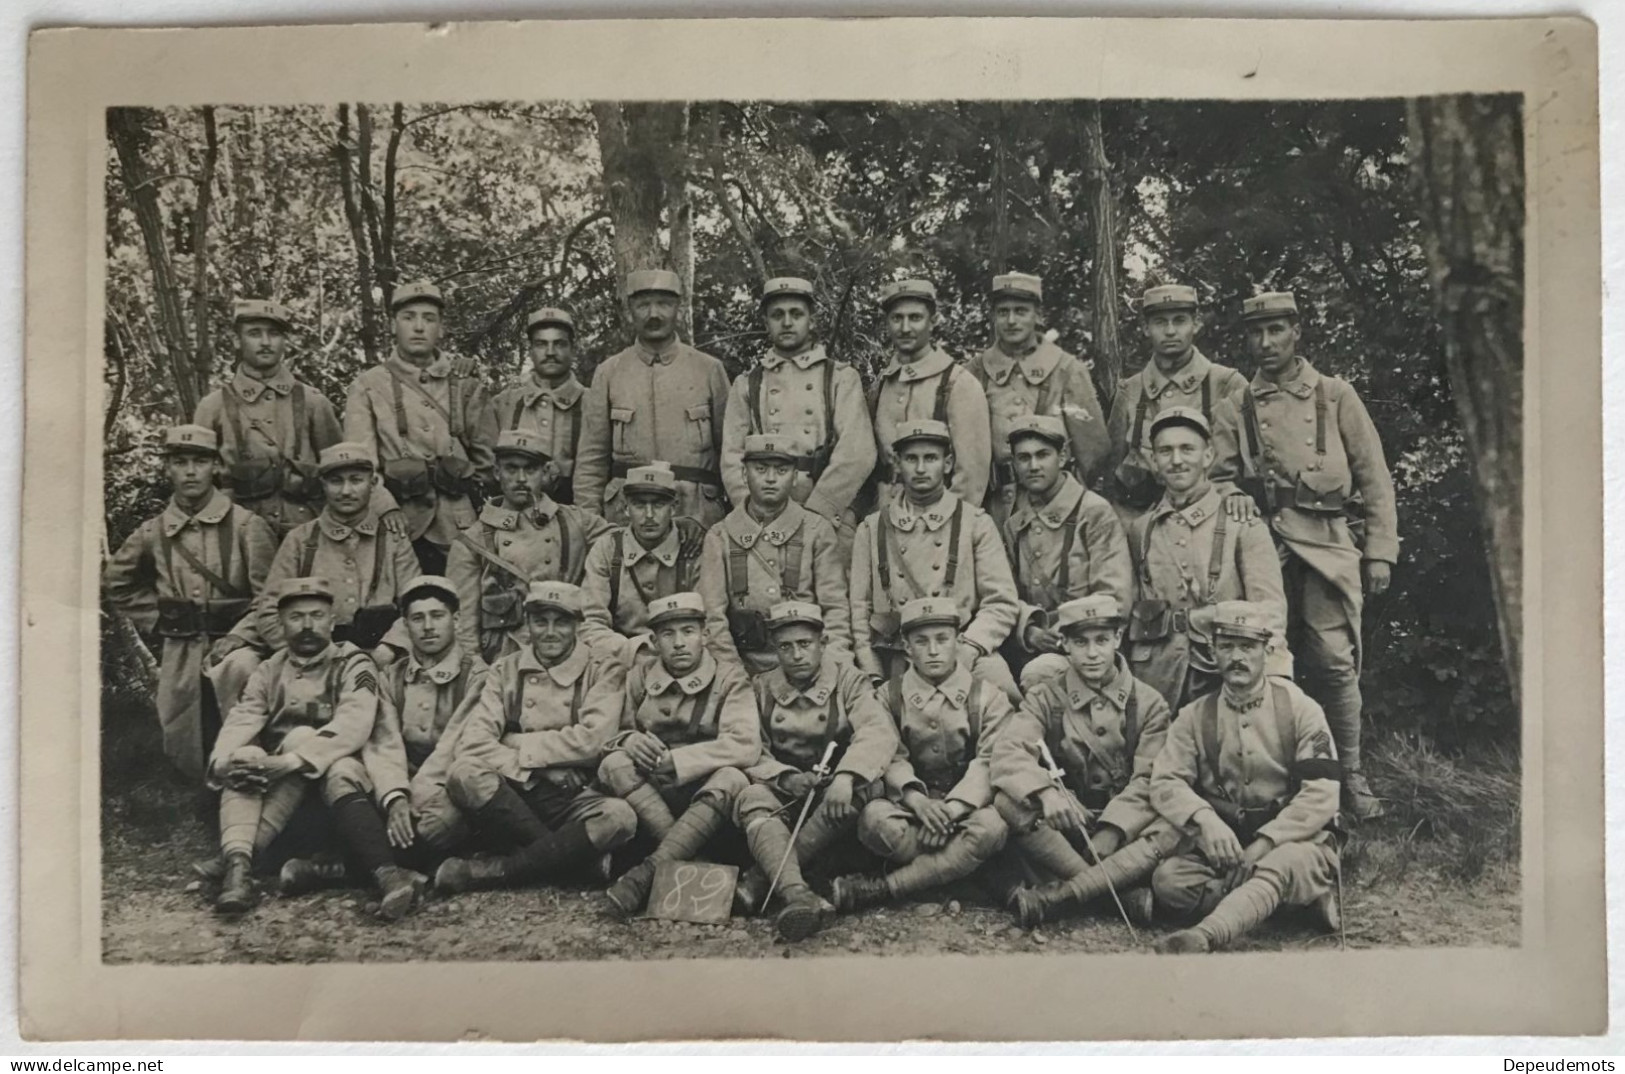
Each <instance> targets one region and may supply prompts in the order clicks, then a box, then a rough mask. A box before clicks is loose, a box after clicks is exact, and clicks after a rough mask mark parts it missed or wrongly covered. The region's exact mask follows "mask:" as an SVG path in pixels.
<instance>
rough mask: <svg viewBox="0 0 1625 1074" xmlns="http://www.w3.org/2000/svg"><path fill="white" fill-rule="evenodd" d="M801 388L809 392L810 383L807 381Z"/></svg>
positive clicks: (810, 388) (810, 389)
mask: <svg viewBox="0 0 1625 1074" xmlns="http://www.w3.org/2000/svg"><path fill="white" fill-rule="evenodd" d="M802 387H803V388H805V389H806V390H807V391H809V392H810V391H812V381H810V380H809V381H808V382H807V383H805V384H803V385H802Z"/></svg>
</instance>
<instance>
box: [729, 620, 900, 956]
mask: <svg viewBox="0 0 1625 1074" xmlns="http://www.w3.org/2000/svg"><path fill="white" fill-rule="evenodd" d="M768 629H769V630H770V631H772V635H773V643H774V646H775V647H776V648H777V650H778V654H779V666H778V667H777V668H776V669H774V670H773V671H770V672H768V673H767V674H766V675H763V676H761V677H759V678H758V679H757V680H756V682H755V690H756V707H757V710H758V711H759V712H760V713H761V718H762V759H761V760H760V761H759V762H758V763H757V764H755V765H754V766H752V767H751V768H750V769H749V770H748V771H747V772H746V773H745V774H746V775H747V776H749V777H750V779H751V785H750V786H749V787H747V788H746V789H745V790H743V791H741V792H740V794H739V797H738V798H737V799H736V800H735V802H734V823H735V824H736V825H737V826H738V827H739V829H740V831H742V832H744V833H745V842H746V844H747V845H749V847H750V853H751V857H753V858H755V859H756V868H754V869H751V870H749V871H747V872H746V873H745V874H744V875H743V876H741V877H740V878H739V887H738V889H737V890H736V892H735V898H736V900H737V903H738V905H739V907H740V908H741V909H742V910H744V911H746V912H754V911H756V910H758V909H766V907H762V906H759V905H758V904H759V903H761V901H762V899H763V898H764V897H765V896H766V894H767V888H768V885H769V883H770V882H771V880H772V879H773V878H775V877H777V879H778V886H777V887H776V888H775V889H774V890H775V891H777V892H778V893H779V894H780V895H781V896H782V897H783V904H782V909H780V911H779V914H778V916H777V918H775V919H774V928H775V930H776V931H777V932H778V934H779V937H780V938H781V939H784V940H789V941H796V940H803V939H806V938H807V937H808V936H811V935H812V934H813V933H815V932H817V931H818V930H819V929H820V928H821V927H823V924H824V920H825V918H826V916H827V915H829V914H830V913H832V912H833V910H834V908H833V907H832V906H830V904H829V903H827V902H825V901H824V900H823V899H821V898H819V897H818V896H817V895H815V894H813V890H812V888H811V887H810V886H808V884H807V881H806V878H805V876H804V875H803V870H804V869H805V868H807V866H808V865H809V864H811V863H813V862H814V861H816V860H817V859H818V858H819V856H821V855H822V854H824V852H825V851H827V850H829V849H830V848H831V847H832V846H834V845H835V844H836V843H837V842H838V841H839V840H841V839H842V838H844V837H846V836H849V835H851V834H852V833H853V832H855V831H856V829H857V823H858V815H859V813H860V812H861V811H862V809H863V807H864V805H865V804H866V803H868V802H869V800H870V799H872V798H874V797H875V796H876V795H878V794H880V793H881V788H880V784H879V779H880V776H881V774H882V773H883V772H885V770H886V765H887V763H888V762H889V761H890V760H891V759H892V757H893V756H894V755H895V754H896V752H897V729H896V728H895V727H893V726H892V722H891V720H890V718H888V717H887V715H886V710H885V709H884V708H882V707H881V705H880V701H879V700H878V699H877V698H876V697H875V691H874V687H873V686H871V685H870V683H869V680H868V678H867V677H866V676H865V675H864V674H863V673H862V672H860V671H858V670H857V669H856V668H854V667H853V666H852V665H851V664H849V663H847V662H845V661H843V660H836V659H834V658H833V657H831V656H830V655H829V654H828V653H827V652H826V651H825V648H824V613H823V612H822V611H820V610H819V608H818V605H816V604H808V603H805V602H802V601H786V602H785V603H783V604H776V605H774V606H773V608H772V610H771V611H769V613H768ZM831 743H834V745H835V754H834V756H833V758H832V761H831V765H830V767H829V769H828V770H827V771H826V770H822V769H820V767H819V766H820V764H821V761H822V758H823V757H824V756H825V754H826V752H827V751H828V750H829V748H830V744H831ZM831 773H833V775H831ZM809 797H811V798H815V799H816V800H817V803H816V805H815V806H814V807H813V809H812V811H811V812H810V813H808V814H807V819H806V823H805V824H803V825H802V828H801V830H800V832H798V833H797V834H796V835H795V837H794V838H792V837H791V834H790V826H791V824H793V823H794V821H793V820H791V819H789V818H790V816H792V815H796V814H799V811H800V810H801V808H802V805H803V803H805V802H806V801H807V800H808V798H809Z"/></svg>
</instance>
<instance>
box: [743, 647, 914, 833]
mask: <svg viewBox="0 0 1625 1074" xmlns="http://www.w3.org/2000/svg"><path fill="white" fill-rule="evenodd" d="M755 692H756V704H757V709H758V711H759V712H760V714H761V721H762V756H761V759H760V760H758V761H757V762H756V763H755V764H754V765H752V766H751V767H750V768H749V769H748V770H747V771H746V773H745V774H746V775H747V776H749V777H751V779H752V780H753V781H755V782H757V783H771V782H773V781H774V780H776V779H777V778H778V777H780V776H783V775H786V774H788V773H791V772H810V771H812V769H813V767H814V766H815V765H817V764H818V761H819V758H821V757H822V756H823V755H824V749H825V746H826V744H827V743H829V742H831V741H834V742H836V743H838V744H839V745H840V750H839V752H838V754H837V757H836V761H835V766H834V772H835V774H837V775H838V774H840V773H842V772H848V773H851V775H852V776H853V778H854V779H855V780H856V781H857V783H858V786H860V787H862V786H865V785H867V784H870V783H873V782H875V781H876V780H878V779H879V778H880V777H881V775H882V774H883V773H884V772H885V771H886V766H887V765H888V764H889V763H890V762H891V759H892V757H893V756H895V755H896V752H897V729H896V728H895V727H894V726H892V722H891V717H889V716H887V715H886V710H885V709H884V708H883V707H882V706H881V703H880V700H879V699H878V698H877V697H875V691H874V687H873V686H871V685H870V684H869V679H868V676H866V675H864V674H863V673H862V672H861V671H859V670H858V669H857V668H854V667H853V666H852V665H850V664H846V663H841V662H840V661H837V660H835V659H834V658H833V657H831V656H830V655H829V654H828V653H825V654H824V663H823V666H822V667H820V668H819V669H818V676H817V678H815V679H813V681H812V684H811V685H809V686H808V687H806V688H805V689H801V688H798V687H796V686H795V685H793V684H792V683H791V682H790V680H789V679H788V678H786V677H785V674H784V672H783V671H781V670H779V669H777V668H775V669H774V670H772V671H769V672H768V673H767V674H765V675H762V676H760V677H758V678H757V679H756V681H755ZM741 804H742V805H743V803H741ZM773 808H775V809H776V808H777V803H774V806H773Z"/></svg>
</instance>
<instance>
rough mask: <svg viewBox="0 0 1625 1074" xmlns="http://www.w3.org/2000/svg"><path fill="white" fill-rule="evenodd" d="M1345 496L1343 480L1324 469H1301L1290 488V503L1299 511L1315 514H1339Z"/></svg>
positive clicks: (1341, 510) (1341, 511)
mask: <svg viewBox="0 0 1625 1074" xmlns="http://www.w3.org/2000/svg"><path fill="white" fill-rule="evenodd" d="M1346 499H1347V497H1345V496H1344V494H1343V482H1342V480H1341V479H1340V478H1339V477H1338V476H1337V475H1336V474H1329V473H1327V472H1326V471H1325V470H1301V471H1299V473H1298V483H1297V485H1296V486H1294V488H1293V490H1292V503H1293V506H1295V507H1296V508H1297V509H1298V510H1300V511H1307V512H1309V513H1310V514H1316V515H1340V514H1342V513H1343V507H1344V503H1345V501H1346Z"/></svg>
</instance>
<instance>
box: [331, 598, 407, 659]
mask: <svg viewBox="0 0 1625 1074" xmlns="http://www.w3.org/2000/svg"><path fill="white" fill-rule="evenodd" d="M400 617H401V612H400V609H399V608H397V607H395V605H393V604H369V605H367V606H366V607H364V608H357V609H356V613H355V618H353V619H351V620H350V621H349V622H348V623H343V624H340V625H339V626H337V627H334V628H333V640H334V641H335V642H339V641H347V642H349V643H350V644H351V645H354V646H355V647H356V648H358V649H375V648H377V647H378V643H379V642H381V641H383V640H384V635H385V634H388V633H389V628H390V627H392V626H394V625H395V620H397V619H399V618H400Z"/></svg>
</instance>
